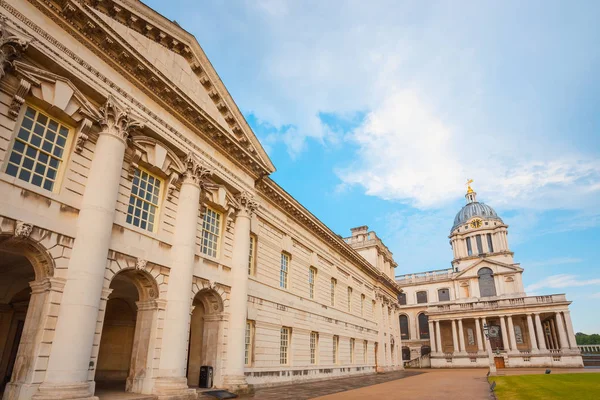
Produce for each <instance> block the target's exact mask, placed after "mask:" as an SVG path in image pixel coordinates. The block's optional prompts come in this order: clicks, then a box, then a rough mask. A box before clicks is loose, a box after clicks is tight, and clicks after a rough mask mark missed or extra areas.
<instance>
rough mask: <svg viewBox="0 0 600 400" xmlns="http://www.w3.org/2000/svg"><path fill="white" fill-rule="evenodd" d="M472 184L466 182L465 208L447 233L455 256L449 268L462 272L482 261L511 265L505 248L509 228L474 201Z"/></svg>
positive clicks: (509, 254) (489, 210)
mask: <svg viewBox="0 0 600 400" xmlns="http://www.w3.org/2000/svg"><path fill="white" fill-rule="evenodd" d="M472 182H473V181H472V180H469V181H468V189H467V194H466V195H465V198H466V199H467V204H466V205H465V206H464V207H463V208H462V209H461V210H460V211H459V212H458V214H456V217H455V218H454V224H453V225H452V229H451V231H450V236H449V237H450V245H451V246H452V251H453V252H454V260H453V261H452V265H453V266H454V268H455V269H456V270H457V271H462V270H464V269H465V268H467V267H468V266H469V265H472V264H473V263H474V262H477V261H478V260H479V259H481V258H488V259H493V260H496V261H500V262H502V263H505V264H513V262H514V261H513V253H512V252H511V251H510V249H509V247H508V239H507V233H508V231H507V228H508V226H507V225H505V224H504V222H503V221H502V219H501V218H500V217H499V216H498V214H496V211H494V209H493V208H492V207H490V206H488V205H487V204H485V203H481V202H479V201H477V193H476V192H475V191H474V190H473V189H472V188H471V183H472Z"/></svg>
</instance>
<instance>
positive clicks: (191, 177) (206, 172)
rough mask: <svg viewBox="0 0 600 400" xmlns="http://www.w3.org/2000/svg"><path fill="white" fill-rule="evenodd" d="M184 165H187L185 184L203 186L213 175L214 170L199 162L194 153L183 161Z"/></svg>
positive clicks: (184, 172) (184, 177) (184, 175)
mask: <svg viewBox="0 0 600 400" xmlns="http://www.w3.org/2000/svg"><path fill="white" fill-rule="evenodd" d="M183 164H184V165H185V169H184V171H183V181H184V182H191V183H194V184H196V185H199V186H202V185H203V184H204V183H205V182H206V179H207V178H208V177H209V176H210V175H211V174H212V173H213V171H212V169H210V168H209V167H208V166H206V165H204V164H203V163H201V162H200V161H198V159H197V158H196V157H195V156H194V154H193V153H189V154H188V155H187V157H186V158H185V160H183Z"/></svg>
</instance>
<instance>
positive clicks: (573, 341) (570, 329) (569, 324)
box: [563, 311, 579, 350]
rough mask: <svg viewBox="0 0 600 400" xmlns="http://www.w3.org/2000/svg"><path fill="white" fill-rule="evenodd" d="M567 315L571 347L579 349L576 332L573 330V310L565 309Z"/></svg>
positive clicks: (566, 321)
mask: <svg viewBox="0 0 600 400" xmlns="http://www.w3.org/2000/svg"><path fill="white" fill-rule="evenodd" d="M563 314H564V316H565V325H566V326H567V337H568V338H569V347H570V348H571V349H573V350H578V349H579V348H578V347H577V340H576V339H575V332H574V331H573V322H572V321H571V312H570V311H563Z"/></svg>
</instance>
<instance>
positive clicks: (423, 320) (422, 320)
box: [417, 312, 430, 339]
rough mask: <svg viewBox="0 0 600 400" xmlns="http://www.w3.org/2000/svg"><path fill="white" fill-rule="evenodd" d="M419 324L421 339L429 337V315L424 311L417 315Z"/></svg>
mask: <svg viewBox="0 0 600 400" xmlns="http://www.w3.org/2000/svg"><path fill="white" fill-rule="evenodd" d="M417 324H418V327H419V339H429V337H430V336H429V335H430V332H429V317H428V316H427V314H425V313H424V312H422V313H419V315H417Z"/></svg>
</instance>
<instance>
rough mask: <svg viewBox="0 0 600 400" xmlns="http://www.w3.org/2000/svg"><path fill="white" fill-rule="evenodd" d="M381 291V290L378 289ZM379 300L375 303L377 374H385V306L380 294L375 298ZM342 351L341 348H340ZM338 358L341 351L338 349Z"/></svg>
mask: <svg viewBox="0 0 600 400" xmlns="http://www.w3.org/2000/svg"><path fill="white" fill-rule="evenodd" d="M377 290H379V289H377ZM375 298H376V299H377V300H376V301H375V309H376V315H377V320H378V321H377V329H378V330H377V372H384V371H385V366H386V361H387V360H386V355H385V338H386V337H385V336H384V330H385V329H384V323H383V305H382V304H381V302H382V299H383V298H382V297H381V295H380V294H376V297H375ZM340 349H341V346H340ZM338 358H340V355H339V349H338Z"/></svg>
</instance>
